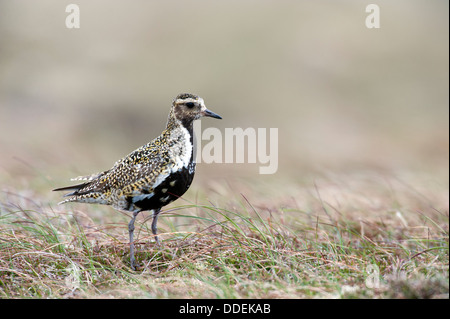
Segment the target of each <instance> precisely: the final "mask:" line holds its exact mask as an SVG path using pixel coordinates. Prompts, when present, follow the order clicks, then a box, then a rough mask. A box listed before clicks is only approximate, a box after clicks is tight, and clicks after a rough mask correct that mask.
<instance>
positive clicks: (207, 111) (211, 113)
mask: <svg viewBox="0 0 450 319" xmlns="http://www.w3.org/2000/svg"><path fill="white" fill-rule="evenodd" d="M201 114H202V116H209V117H214V118H215V119H220V120H221V119H222V117H221V116H220V115H219V114H216V113H214V112H212V111H210V110H208V109H205V110H204V111H203V112H201Z"/></svg>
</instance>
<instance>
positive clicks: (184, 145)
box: [55, 93, 221, 268]
mask: <svg viewBox="0 0 450 319" xmlns="http://www.w3.org/2000/svg"><path fill="white" fill-rule="evenodd" d="M202 116H209V117H214V118H219V119H220V118H221V117H220V116H219V115H217V114H215V113H213V112H211V111H209V110H208V109H207V108H206V107H205V104H204V101H203V99H202V98H200V97H199V96H197V95H194V94H189V93H182V94H179V95H178V96H177V97H176V98H175V99H174V100H173V103H172V108H171V110H170V113H169V118H168V121H167V125H166V129H165V130H164V131H163V132H162V133H161V135H160V136H158V137H156V138H155V139H154V140H152V141H151V142H150V143H148V144H146V145H144V146H141V147H140V148H138V149H137V150H135V151H133V152H131V153H130V154H129V155H127V156H126V157H124V158H123V159H121V160H119V161H117V162H116V163H115V164H114V166H113V167H112V168H111V169H109V170H107V171H104V172H101V173H98V174H93V175H88V176H81V177H77V178H75V179H74V180H78V181H82V183H81V184H78V185H74V186H69V187H63V188H58V189H55V191H63V190H67V191H69V190H73V191H72V192H70V193H68V194H66V195H65V196H66V197H68V198H67V199H66V200H64V201H62V202H61V203H67V202H80V203H94V204H104V205H111V206H113V207H114V208H116V209H118V210H122V211H129V212H132V213H133V218H132V220H131V221H130V224H129V225H128V229H129V233H130V244H131V245H130V259H131V265H132V267H133V268H134V266H135V260H134V245H133V231H134V221H135V218H136V216H137V214H138V213H139V212H141V211H144V210H152V211H153V223H152V231H153V234H154V235H155V238H156V240H157V237H156V224H157V217H158V213H159V211H160V209H161V207H163V206H165V205H167V204H169V203H170V202H172V201H174V200H176V199H177V198H179V197H180V196H182V195H183V194H184V193H185V192H186V190H187V189H188V188H189V186H190V185H191V182H192V179H193V177H194V173H195V162H194V160H193V151H194V147H193V121H194V120H197V119H199V118H200V117H202Z"/></svg>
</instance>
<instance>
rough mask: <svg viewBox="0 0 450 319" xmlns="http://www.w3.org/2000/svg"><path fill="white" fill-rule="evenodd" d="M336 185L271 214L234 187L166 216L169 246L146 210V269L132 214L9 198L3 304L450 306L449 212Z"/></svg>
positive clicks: (1, 224)
mask: <svg viewBox="0 0 450 319" xmlns="http://www.w3.org/2000/svg"><path fill="white" fill-rule="evenodd" d="M359 182H360V183H367V181H359ZM325 184H326V180H321V181H318V182H317V183H316V184H315V185H311V188H310V189H306V188H304V189H303V191H302V188H301V187H299V186H298V187H297V189H296V191H297V192H300V193H301V192H304V193H305V194H303V197H302V199H299V198H294V199H292V198H291V200H289V199H283V201H282V202H281V199H279V200H280V202H277V203H273V202H272V203H271V207H269V205H268V203H267V202H265V201H264V200H260V201H256V202H252V200H250V199H248V198H247V197H246V195H243V194H236V193H234V197H233V193H232V192H231V191H229V193H228V196H226V197H225V198H226V199H224V197H217V198H216V202H218V203H220V202H223V203H224V204H223V205H218V204H217V205H213V204H211V203H210V204H208V205H199V204H195V205H194V204H192V205H184V206H173V207H172V208H171V209H167V210H166V212H165V213H164V214H163V215H162V218H161V221H162V222H161V232H162V233H163V234H162V238H163V239H164V241H163V245H162V247H157V246H155V245H154V244H153V242H152V236H151V231H150V229H148V227H149V224H150V223H148V222H146V221H147V219H148V216H147V215H145V214H143V215H142V216H141V219H140V227H139V228H138V229H139V239H138V243H137V260H138V262H139V263H140V264H141V267H140V269H139V271H136V272H133V271H131V270H130V268H129V267H128V245H127V244H126V242H127V239H126V238H127V236H126V222H127V220H128V219H127V218H125V216H121V215H117V214H115V215H113V213H112V212H108V210H109V208H106V207H103V208H102V207H97V206H84V205H74V206H63V207H54V206H53V205H45V204H41V203H40V202H39V201H38V200H36V199H33V200H31V199H30V198H26V197H21V196H13V195H12V194H11V193H9V194H4V198H3V201H2V206H1V207H2V210H1V215H0V216H1V219H0V245H1V250H0V287H1V290H0V294H1V297H31V298H36V297H39V298H42V297H50V298H92V297H101V298H114V297H137V298H141V297H143V298H146V297H149V298H316V297H319V298H335V297H338V298H339V297H342V298H448V211H445V212H444V211H441V210H439V209H437V208H435V207H430V206H429V202H427V200H425V198H426V196H425V195H423V194H418V193H415V194H414V193H411V192H410V191H405V189H403V192H401V193H399V192H400V191H402V189H395V188H396V187H399V186H398V185H391V188H390V189H384V190H383V189H379V192H378V195H380V196H381V195H383V194H384V193H390V194H391V195H392V194H393V193H397V196H395V197H396V198H395V200H393V196H385V197H384V201H381V198H378V199H377V192H373V191H372V195H373V198H372V200H368V199H367V198H364V197H358V194H357V193H353V194H350V193H347V191H348V189H345V188H344V189H343V188H342V187H338V185H336V184H337V182H336V181H328V183H327V184H328V185H325ZM321 185H323V186H321ZM333 185H334V186H333ZM303 186H305V185H303ZM341 186H342V185H341ZM230 187H231V186H230ZM231 188H233V189H236V186H235V185H234V186H232V187H231ZM242 188H245V187H244V185H242ZM213 189H214V187H212V188H211V189H210V192H212V193H214V191H213ZM221 191H222V192H223V191H226V190H224V189H222V190H221ZM260 191H262V192H263V189H262V188H261V189H260ZM306 194H309V195H308V196H309V197H306V196H307V195H306ZM384 195H386V194H384ZM346 196H350V197H351V198H349V199H348V200H349V201H348V202H344V201H342V200H343V198H345V197H346ZM199 197H202V196H201V195H199ZM339 197H340V198H339ZM14 199H15V200H14ZM197 200H202V199H197ZM404 200H406V201H407V203H408V204H405V205H402V204H401V202H403V201H404ZM14 202H16V203H14ZM19 202H20V203H19ZM300 202H302V203H303V205H302V206H299V203H300ZM337 202H339V204H338V205H336V203H337ZM411 203H412V204H413V206H414V207H415V208H411V207H408V205H410V204H411ZM395 205H397V207H394V206H395ZM295 206H299V207H295ZM25 207H28V208H25ZM276 207H278V208H276ZM387 207H390V208H389V209H387ZM72 208H76V209H77V210H72ZM109 213H111V214H109ZM102 214H106V216H102ZM89 216H93V217H92V218H91V217H89ZM97 217H100V218H101V219H100V220H95V219H96V218H97ZM108 219H109V221H108ZM374 267H375V268H376V269H378V271H379V276H376V280H379V281H377V285H376V286H375V287H372V286H370V282H369V284H367V281H368V280H371V278H373V277H371V274H372V272H371V271H372V269H374ZM372 282H373V281H372Z"/></svg>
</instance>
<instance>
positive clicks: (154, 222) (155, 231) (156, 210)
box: [152, 208, 161, 245]
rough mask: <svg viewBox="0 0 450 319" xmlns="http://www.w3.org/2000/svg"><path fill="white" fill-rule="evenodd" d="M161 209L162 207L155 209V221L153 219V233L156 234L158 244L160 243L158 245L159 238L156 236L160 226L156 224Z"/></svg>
mask: <svg viewBox="0 0 450 319" xmlns="http://www.w3.org/2000/svg"><path fill="white" fill-rule="evenodd" d="M160 211H161V208H159V209H155V210H153V221H152V233H153V235H155V241H156V244H158V245H159V239H158V236H156V233H157V230H158V227H157V226H156V224H157V223H158V214H159V212H160Z"/></svg>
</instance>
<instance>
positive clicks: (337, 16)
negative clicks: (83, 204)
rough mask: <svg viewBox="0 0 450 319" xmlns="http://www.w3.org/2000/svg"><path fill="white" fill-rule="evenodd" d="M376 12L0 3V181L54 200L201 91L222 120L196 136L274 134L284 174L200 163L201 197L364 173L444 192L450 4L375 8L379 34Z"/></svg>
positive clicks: (250, 5) (414, 0)
mask: <svg viewBox="0 0 450 319" xmlns="http://www.w3.org/2000/svg"><path fill="white" fill-rule="evenodd" d="M70 3H76V4H77V5H79V8H80V17H81V20H80V23H81V24H80V26H81V27H80V28H79V29H68V28H66V26H65V20H66V17H67V16H68V14H69V13H66V12H65V9H66V6H67V5H68V4H70ZM369 3H370V2H368V3H366V2H364V1H358V0H355V1H351V0H348V1H331V0H329V1H326V0H321V1H300V0H299V1H269V0H266V1H261V0H258V1H256V0H246V1H234V0H231V1H230V0H229V1H207V0H194V1H176V0H174V1H147V0H146V1H143V0H142V1H124V0H122V1H117V0H115V1H112V0H96V1H88V0H77V1H61V0H40V1H24V0H21V1H20V0H0V39H1V40H0V43H1V45H0V184H1V185H2V187H3V189H5V188H9V187H14V188H18V189H29V190H30V191H31V192H42V194H46V195H48V196H49V197H52V196H53V197H52V201H54V199H55V198H57V196H58V195H59V194H51V193H48V192H49V190H50V189H52V188H54V187H58V186H64V185H67V184H68V183H70V181H69V178H71V177H74V176H77V175H84V174H89V173H94V172H97V171H102V170H105V169H108V168H110V167H111V166H112V165H113V164H114V162H115V161H116V160H118V159H119V158H121V157H123V156H125V155H126V154H128V153H129V152H130V151H132V150H134V149H135V148H137V147H139V146H141V145H143V144H145V143H147V142H148V141H150V140H151V139H153V138H154V137H156V136H157V135H158V134H159V133H160V132H161V131H162V129H163V128H164V126H165V124H166V120H167V114H168V111H169V108H170V105H171V101H172V99H173V98H174V97H175V96H176V95H177V94H178V93H181V92H192V93H196V94H198V95H200V96H202V97H203V98H204V99H205V102H206V105H207V106H208V107H209V108H210V109H211V110H213V111H214V112H216V113H218V114H220V115H221V116H222V117H223V120H222V121H217V120H213V119H205V120H203V121H202V128H206V127H208V126H214V127H218V128H219V129H220V130H221V131H222V132H223V131H224V128H227V127H230V128H234V127H243V128H247V127H253V128H262V127H266V128H270V127H274V128H278V131H279V133H278V135H279V149H278V150H279V154H278V160H279V166H278V171H277V173H276V174H274V175H270V176H264V175H259V174H258V167H259V164H252V165H249V164H247V165H246V164H200V165H199V167H198V172H197V175H196V182H195V183H194V185H193V186H194V187H197V188H200V187H202V186H204V185H210V184H211V183H214V182H215V183H219V184H220V183H222V181H225V182H227V181H231V180H233V179H241V180H253V181H257V182H258V183H265V182H267V183H268V184H267V185H268V190H267V192H266V194H267V193H269V192H270V186H271V185H272V186H273V187H274V191H275V188H276V189H277V191H278V192H281V191H283V187H282V186H283V185H284V184H283V183H287V182H289V183H294V184H295V183H303V182H304V181H305V178H310V177H311V178H312V179H311V180H313V179H314V175H315V174H320V173H323V172H337V173H343V174H346V173H347V172H355V171H369V172H380V174H385V175H391V174H392V175H396V174H403V173H404V172H406V174H413V175H414V174H417V175H420V176H425V177H424V178H421V179H420V180H421V181H422V182H423V181H428V182H429V183H431V184H433V185H434V184H437V185H439V187H440V189H441V190H442V189H444V190H446V191H447V192H448V174H449V171H448V160H449V139H448V137H449V135H448V129H449V89H448V87H449V81H448V79H449V77H448V75H449V74H448V69H449V65H448V54H449V52H448V48H449V43H448V38H449V32H448V31H449V28H448V23H449V17H448V14H449V13H448V12H449V7H448V6H449V5H448V2H447V1H440V0H434V1H433V0H407V1H406V0H404V1H394V2H393V1H376V2H375V3H376V4H378V5H379V7H380V10H381V21H380V23H381V28H380V29H368V28H366V26H365V20H366V17H367V15H368V13H366V12H365V8H366V5H368V4H369ZM402 172H403V173H402ZM309 181H310V180H309V179H308V181H306V183H308V182H309ZM424 187H428V186H424ZM249 189H250V190H251V187H250V188H249ZM447 196H448V193H447ZM447 199H448V197H447ZM447 205H448V204H447Z"/></svg>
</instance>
